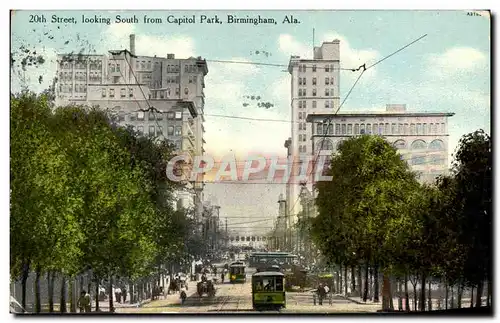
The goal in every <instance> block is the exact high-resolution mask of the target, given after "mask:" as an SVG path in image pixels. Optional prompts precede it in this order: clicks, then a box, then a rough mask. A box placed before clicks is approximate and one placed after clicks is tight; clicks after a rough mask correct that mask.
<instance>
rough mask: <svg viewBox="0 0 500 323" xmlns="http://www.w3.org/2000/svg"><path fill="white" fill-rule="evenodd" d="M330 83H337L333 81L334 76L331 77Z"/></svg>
mask: <svg viewBox="0 0 500 323" xmlns="http://www.w3.org/2000/svg"><path fill="white" fill-rule="evenodd" d="M330 84H331V85H334V84H335V83H334V82H333V77H331V78H330Z"/></svg>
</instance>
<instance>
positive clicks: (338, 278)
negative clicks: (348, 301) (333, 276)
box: [336, 267, 342, 294]
mask: <svg viewBox="0 0 500 323" xmlns="http://www.w3.org/2000/svg"><path fill="white" fill-rule="evenodd" d="M336 273H337V293H338V294H342V286H341V283H340V280H341V279H342V277H341V276H340V275H341V273H340V267H339V268H338V269H337V271H336Z"/></svg>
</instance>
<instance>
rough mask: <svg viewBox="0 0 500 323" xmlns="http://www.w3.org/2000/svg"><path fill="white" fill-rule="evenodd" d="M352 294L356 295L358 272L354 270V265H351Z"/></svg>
mask: <svg viewBox="0 0 500 323" xmlns="http://www.w3.org/2000/svg"><path fill="white" fill-rule="evenodd" d="M351 288H352V290H351V295H352V296H356V295H355V294H356V272H355V271H354V266H351Z"/></svg>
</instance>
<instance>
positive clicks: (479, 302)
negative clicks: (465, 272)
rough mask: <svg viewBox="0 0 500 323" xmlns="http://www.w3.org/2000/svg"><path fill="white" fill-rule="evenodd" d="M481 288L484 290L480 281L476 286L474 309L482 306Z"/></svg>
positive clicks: (482, 282)
mask: <svg viewBox="0 0 500 323" xmlns="http://www.w3.org/2000/svg"><path fill="white" fill-rule="evenodd" d="M483 288H484V281H480V282H479V284H477V291H476V307H481V305H483V304H482V298H483V297H482V296H483Z"/></svg>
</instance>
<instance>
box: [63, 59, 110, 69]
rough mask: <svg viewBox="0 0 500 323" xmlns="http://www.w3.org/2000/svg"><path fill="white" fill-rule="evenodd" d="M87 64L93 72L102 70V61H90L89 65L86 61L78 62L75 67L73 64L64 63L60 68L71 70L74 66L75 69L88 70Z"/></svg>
mask: <svg viewBox="0 0 500 323" xmlns="http://www.w3.org/2000/svg"><path fill="white" fill-rule="evenodd" d="M87 64H88V66H89V68H90V69H91V70H101V69H102V61H101V60H90V61H89V62H88V63H87V62H86V61H76V62H75V63H74V65H73V62H68V61H63V62H61V63H60V64H59V67H60V68H62V69H71V68H72V67H73V66H74V67H75V69H87Z"/></svg>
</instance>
